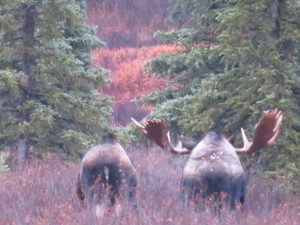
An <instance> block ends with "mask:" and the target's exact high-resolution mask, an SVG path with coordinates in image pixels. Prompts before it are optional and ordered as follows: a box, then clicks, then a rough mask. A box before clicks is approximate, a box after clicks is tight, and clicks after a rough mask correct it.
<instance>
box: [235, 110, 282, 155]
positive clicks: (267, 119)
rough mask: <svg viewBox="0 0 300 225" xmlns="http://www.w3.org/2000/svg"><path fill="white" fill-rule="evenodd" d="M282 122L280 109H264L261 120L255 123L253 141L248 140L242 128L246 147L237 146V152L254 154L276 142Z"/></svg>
mask: <svg viewBox="0 0 300 225" xmlns="http://www.w3.org/2000/svg"><path fill="white" fill-rule="evenodd" d="M281 122H282V112H281V111H280V110H277V109H275V110H267V111H263V113H262V116H261V118H260V120H259V121H258V123H257V124H256V125H255V130H254V137H253V141H252V142H249V141H248V139H247V137H246V135H245V131H244V129H243V128H241V133H242V138H243V142H244V147H243V148H236V152H237V154H252V153H254V152H255V151H257V150H259V149H262V148H264V147H266V146H269V145H272V144H274V142H275V140H276V138H277V136H278V133H279V128H280V125H281Z"/></svg>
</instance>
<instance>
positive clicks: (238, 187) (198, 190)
mask: <svg viewBox="0 0 300 225" xmlns="http://www.w3.org/2000/svg"><path fill="white" fill-rule="evenodd" d="M132 121H133V122H134V124H135V125H136V126H137V128H138V129H139V130H140V131H141V132H142V133H143V134H144V135H145V136H146V137H147V138H148V139H150V140H152V141H153V142H154V143H156V144H157V145H158V146H160V147H161V148H162V149H164V150H167V151H169V152H171V153H175V154H190V156H189V159H188V161H187V163H186V165H185V167H184V170H183V177H182V183H181V184H182V185H181V192H182V196H183V198H184V200H185V202H186V203H187V204H188V203H189V202H191V200H193V201H194V202H195V203H197V204H198V205H199V204H200V202H201V201H203V200H205V199H208V198H209V197H211V196H213V197H214V198H215V199H220V198H221V196H223V195H224V193H225V194H226V196H227V197H226V199H227V201H228V203H229V207H230V209H235V208H236V202H240V203H241V204H243V203H244V201H245V193H246V179H245V174H244V170H243V167H242V164H241V162H240V160H239V157H238V155H241V154H247V155H251V154H252V153H254V152H256V151H258V150H259V149H262V148H264V147H266V146H269V145H272V144H273V143H274V142H275V140H276V138H277V136H278V132H279V128H280V125H281V122H282V112H281V111H279V110H277V109H276V110H268V111H264V112H263V113H262V116H261V118H260V120H259V121H258V123H257V124H256V125H255V130H254V136H253V141H252V142H249V141H248V139H247V137H246V135H245V132H244V129H243V128H241V134H242V139H243V142H244V147H243V148H235V147H234V146H233V145H232V144H231V143H230V142H229V141H228V139H226V138H225V137H224V136H223V135H222V134H220V133H217V132H213V131H211V132H209V133H208V134H207V135H206V136H205V137H204V138H203V139H202V140H201V141H200V142H199V143H197V144H195V145H194V146H190V147H189V148H187V147H185V144H184V143H183V142H182V141H179V142H178V144H177V145H176V146H173V145H172V144H171V142H170V137H169V132H168V131H167V129H166V127H165V124H164V122H163V120H148V121H146V122H145V123H139V122H138V121H136V120H135V119H133V118H132ZM197 204H196V205H197Z"/></svg>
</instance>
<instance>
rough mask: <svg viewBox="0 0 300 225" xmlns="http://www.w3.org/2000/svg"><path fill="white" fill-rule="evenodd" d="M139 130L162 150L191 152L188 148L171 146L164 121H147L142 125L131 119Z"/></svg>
mask: <svg viewBox="0 0 300 225" xmlns="http://www.w3.org/2000/svg"><path fill="white" fill-rule="evenodd" d="M131 120H132V121H133V122H134V124H135V125H136V126H137V127H138V129H139V130H140V131H141V132H142V133H143V134H144V135H145V136H146V137H147V138H149V139H150V140H152V141H153V142H155V143H156V144H157V145H158V146H160V147H161V148H162V149H165V150H169V151H171V152H172V153H177V154H188V153H190V151H189V150H188V149H186V148H180V147H178V146H176V148H174V147H173V146H172V145H171V141H170V133H169V132H168V131H167V129H166V127H165V124H164V122H163V120H153V119H151V120H147V121H146V122H144V124H140V123H139V122H137V121H136V120H135V119H134V118H131Z"/></svg>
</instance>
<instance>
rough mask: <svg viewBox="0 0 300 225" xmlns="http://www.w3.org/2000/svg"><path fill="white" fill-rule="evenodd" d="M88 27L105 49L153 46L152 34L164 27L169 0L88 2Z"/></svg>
mask: <svg viewBox="0 0 300 225" xmlns="http://www.w3.org/2000/svg"><path fill="white" fill-rule="evenodd" d="M87 3H88V20H87V21H88V23H89V24H93V25H97V26H98V36H99V37H101V39H103V40H104V41H106V42H107V43H108V46H109V47H121V46H137V45H140V46H141V45H145V44H154V43H155V39H154V38H153V33H154V32H155V31H157V30H168V29H170V28H171V26H170V25H169V24H166V23H165V21H166V19H167V8H168V6H169V0H126V1H125V0H100V1H99V0H88V1H87Z"/></svg>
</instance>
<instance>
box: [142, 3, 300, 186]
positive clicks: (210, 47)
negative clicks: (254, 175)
mask: <svg viewBox="0 0 300 225" xmlns="http://www.w3.org/2000/svg"><path fill="white" fill-rule="evenodd" d="M178 5H181V7H177V8H180V9H182V10H184V12H185V16H186V13H190V14H191V16H192V20H191V21H192V26H191V27H190V28H189V29H182V30H179V31H171V32H167V33H162V32H159V33H157V35H158V36H159V37H161V38H162V39H163V40H166V41H169V42H171V43H177V44H179V45H180V46H181V51H179V52H178V53H177V54H175V55H164V56H159V57H157V58H156V59H153V60H152V61H150V62H149V63H148V64H146V67H147V69H148V71H149V72H150V73H153V74H156V75H159V76H163V75H169V78H170V85H169V87H167V89H165V90H163V91H162V92H161V93H156V94H155V95H151V96H148V97H146V98H145V99H144V101H145V102H151V103H154V104H156V106H157V111H156V112H155V113H154V115H153V116H157V117H161V116H163V115H166V117H167V121H168V120H170V119H171V124H170V128H171V129H172V128H173V131H175V132H183V133H195V132H199V133H205V132H207V131H208V130H211V129H216V130H220V131H222V132H223V133H224V134H225V135H227V136H229V135H231V134H238V133H239V132H240V131H239V128H240V127H244V128H246V129H247V131H248V134H251V133H252V131H253V128H254V127H253V126H254V124H255V122H256V121H257V120H258V118H259V117H260V115H261V112H262V111H263V110H266V109H270V108H279V109H281V110H282V111H283V113H284V122H283V127H282V129H281V131H280V135H279V139H278V141H277V142H276V146H275V147H273V148H272V150H270V151H264V152H263V154H262V155H261V157H260V160H261V162H262V165H263V168H264V169H265V170H266V171H268V173H269V174H273V175H276V176H283V177H285V178H289V181H291V182H292V183H293V184H296V183H297V180H299V170H300V163H299V162H300V160H299V159H300V152H299V147H298V144H299V143H298V142H299V141H298V140H299V138H300V129H299V121H300V107H299V106H300V101H299V99H300V98H299V97H300V83H299V81H300V79H299V77H300V65H299V62H300V54H299V53H300V47H299V46H300V45H299V41H300V29H299V28H300V5H299V3H298V1H288V0H276V1H267V0H255V1H249V2H248V1H239V0H232V1H201V0H199V1H192V0H182V1H180V0H179V1H177V6H178ZM207 37H210V38H207ZM182 81H183V82H182ZM179 82H180V83H179ZM174 87H176V88H174ZM173 121H176V123H175V125H174V122H173ZM179 127H180V129H181V130H176V129H179ZM174 128H176V129H174ZM249 136H250V135H249ZM237 144H238V143H237ZM298 184H299V183H298Z"/></svg>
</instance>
